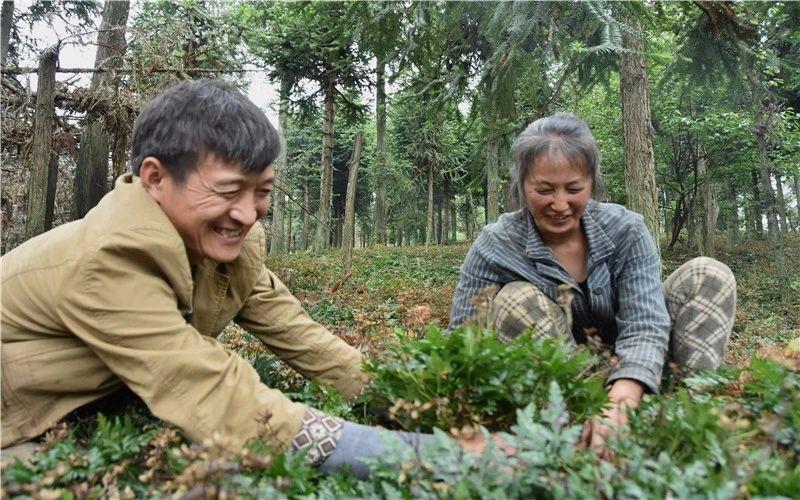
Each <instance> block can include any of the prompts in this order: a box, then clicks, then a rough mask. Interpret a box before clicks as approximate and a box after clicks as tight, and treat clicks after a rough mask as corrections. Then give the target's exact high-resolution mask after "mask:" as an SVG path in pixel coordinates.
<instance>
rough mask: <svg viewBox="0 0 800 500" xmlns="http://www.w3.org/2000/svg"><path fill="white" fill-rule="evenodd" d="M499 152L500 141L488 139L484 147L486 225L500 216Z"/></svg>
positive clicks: (495, 138)
mask: <svg viewBox="0 0 800 500" xmlns="http://www.w3.org/2000/svg"><path fill="white" fill-rule="evenodd" d="M499 152H500V139H499V138H498V137H490V138H489V143H488V144H487V145H486V223H487V224H489V223H491V222H494V221H496V220H497V217H498V216H499V215H500V200H499V196H498V195H499V191H500V172H499V171H498V169H499V166H498V164H499V162H500V159H499V157H498V155H499Z"/></svg>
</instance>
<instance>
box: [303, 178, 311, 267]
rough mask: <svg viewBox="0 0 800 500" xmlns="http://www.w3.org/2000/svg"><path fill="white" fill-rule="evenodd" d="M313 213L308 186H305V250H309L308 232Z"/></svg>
mask: <svg viewBox="0 0 800 500" xmlns="http://www.w3.org/2000/svg"><path fill="white" fill-rule="evenodd" d="M310 219H311V214H309V209H308V186H303V229H302V241H303V243H302V245H303V250H304V251H305V250H308V233H309V226H310V222H311V221H310Z"/></svg>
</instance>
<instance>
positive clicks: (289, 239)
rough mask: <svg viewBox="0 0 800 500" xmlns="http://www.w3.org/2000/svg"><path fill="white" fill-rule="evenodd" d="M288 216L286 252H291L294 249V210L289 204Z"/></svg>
mask: <svg viewBox="0 0 800 500" xmlns="http://www.w3.org/2000/svg"><path fill="white" fill-rule="evenodd" d="M285 214H286V217H284V218H285V219H286V253H291V252H292V250H293V248H292V247H293V246H294V245H292V211H291V210H289V206H288V205H287V206H286V211H285Z"/></svg>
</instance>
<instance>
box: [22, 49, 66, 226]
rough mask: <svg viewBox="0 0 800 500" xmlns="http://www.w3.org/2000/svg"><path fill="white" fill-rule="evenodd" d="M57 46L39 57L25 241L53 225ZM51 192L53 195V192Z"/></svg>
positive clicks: (55, 165)
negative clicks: (52, 171) (51, 203)
mask: <svg viewBox="0 0 800 500" xmlns="http://www.w3.org/2000/svg"><path fill="white" fill-rule="evenodd" d="M57 63H58V46H53V47H49V48H47V49H45V50H44V51H43V52H42V55H41V56H40V57H39V74H38V84H37V90H36V110H35V112H34V121H33V145H32V155H31V168H30V172H29V173H28V185H27V194H28V206H27V208H28V212H27V217H26V219H25V238H26V239H30V238H33V237H34V236H36V235H37V234H41V233H43V232H45V231H47V230H48V229H50V227H51V226H52V224H53V211H52V207H51V210H50V211H49V212H48V200H49V199H51V197H54V196H55V189H56V185H55V182H52V184H51V181H54V180H55V176H53V175H52V174H51V169H52V167H57V163H56V164H54V163H51V161H50V156H51V155H52V153H53V124H54V123H55V86H56V64H57ZM51 191H52V193H51Z"/></svg>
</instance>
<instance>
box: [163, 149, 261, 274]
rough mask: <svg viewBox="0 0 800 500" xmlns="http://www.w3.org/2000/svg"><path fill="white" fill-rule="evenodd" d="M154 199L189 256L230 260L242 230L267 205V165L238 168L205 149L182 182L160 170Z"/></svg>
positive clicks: (240, 241)
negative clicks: (246, 169)
mask: <svg viewBox="0 0 800 500" xmlns="http://www.w3.org/2000/svg"><path fill="white" fill-rule="evenodd" d="M163 182H164V185H163V187H162V191H161V192H160V193H159V196H158V199H157V201H158V203H159V205H161V208H162V210H164V213H166V214H167V217H168V218H169V220H170V221H171V222H172V225H173V226H175V229H177V230H178V233H179V234H180V235H181V238H183V242H184V244H185V245H186V251H187V253H188V255H189V260H190V261H191V262H192V263H197V262H199V261H201V260H202V259H203V258H207V259H211V260H213V261H215V262H232V261H233V260H235V259H236V258H237V257H238V256H239V252H240V251H241V249H242V244H243V242H244V238H245V236H246V235H247V232H248V231H249V230H250V228H251V227H252V226H253V224H255V222H256V221H257V220H258V219H259V218H261V217H262V216H263V215H264V214H265V213H267V209H268V208H269V197H270V193H271V192H272V188H273V184H274V182H275V174H274V169H273V168H272V166H269V167H267V168H266V169H265V170H264V171H263V172H261V173H251V174H248V173H244V172H242V170H241V169H240V168H239V166H238V165H232V164H229V163H225V162H223V161H220V160H219V159H218V158H217V157H215V156H214V155H207V156H206V157H205V159H204V160H203V161H202V162H201V163H200V165H199V166H198V167H197V169H196V170H195V171H194V172H191V173H190V174H189V175H187V176H186V179H185V181H184V182H183V184H177V183H176V182H175V180H174V178H173V177H172V176H170V175H166V177H165V178H164V180H163Z"/></svg>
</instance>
